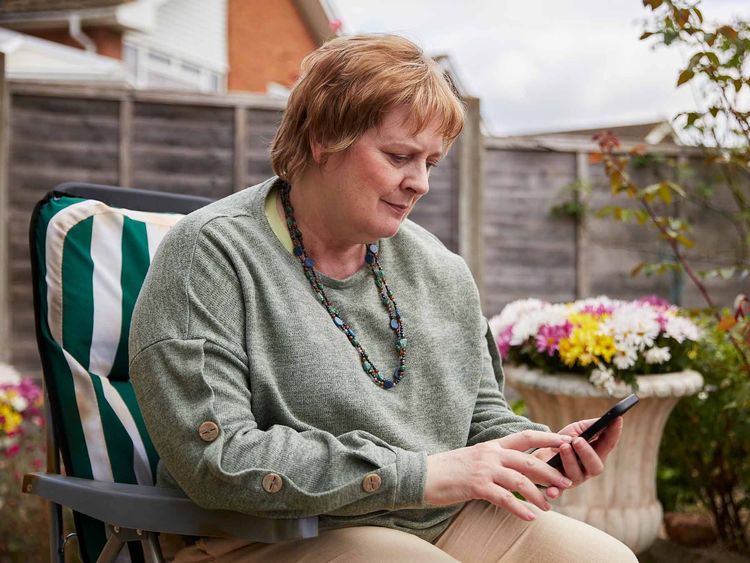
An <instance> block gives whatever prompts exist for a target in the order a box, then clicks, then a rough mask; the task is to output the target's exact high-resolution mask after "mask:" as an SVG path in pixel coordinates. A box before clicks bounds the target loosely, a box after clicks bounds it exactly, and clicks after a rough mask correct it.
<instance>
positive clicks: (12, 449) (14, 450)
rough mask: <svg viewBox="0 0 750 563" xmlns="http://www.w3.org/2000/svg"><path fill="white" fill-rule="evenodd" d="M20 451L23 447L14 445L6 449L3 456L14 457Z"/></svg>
mask: <svg viewBox="0 0 750 563" xmlns="http://www.w3.org/2000/svg"><path fill="white" fill-rule="evenodd" d="M19 451H21V446H19V445H18V444H12V445H10V446H8V447H7V448H6V449H5V451H4V452H3V454H4V455H5V457H13V456H14V455H16V454H17V453H18V452H19Z"/></svg>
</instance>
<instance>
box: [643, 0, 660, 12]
mask: <svg viewBox="0 0 750 563" xmlns="http://www.w3.org/2000/svg"><path fill="white" fill-rule="evenodd" d="M663 3H664V0H643V7H644V8H651V9H652V10H656V9H657V8H658V7H659V6H661V5H662V4H663Z"/></svg>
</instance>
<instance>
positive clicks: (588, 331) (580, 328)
mask: <svg viewBox="0 0 750 563" xmlns="http://www.w3.org/2000/svg"><path fill="white" fill-rule="evenodd" d="M602 318H603V317H598V318H596V317H593V316H592V315H590V314H588V313H574V314H572V315H571V316H570V322H571V323H573V326H574V328H573V330H572V331H571V333H570V336H568V338H563V339H562V340H560V344H559V352H560V358H561V359H562V361H563V363H564V364H565V365H567V366H571V367H572V366H574V365H575V364H576V363H578V364H579V365H581V366H582V367H586V366H588V365H589V364H591V363H593V362H595V361H596V360H597V359H599V358H600V359H602V360H604V361H605V362H609V361H610V360H611V359H612V356H613V355H614V354H615V351H616V347H615V341H614V339H613V338H612V337H611V336H608V335H604V334H600V333H599V323H600V322H601V319H602Z"/></svg>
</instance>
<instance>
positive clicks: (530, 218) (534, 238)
mask: <svg viewBox="0 0 750 563" xmlns="http://www.w3.org/2000/svg"><path fill="white" fill-rule="evenodd" d="M484 162H485V170H484V188H485V192H484V216H483V218H482V221H483V224H484V255H485V263H484V264H485V265H484V280H483V281H484V289H485V295H484V303H485V313H486V314H487V315H494V314H496V313H498V312H499V311H500V310H501V309H502V307H503V306H504V305H505V304H507V303H508V302H510V301H512V300H514V299H521V298H526V297H538V298H541V299H547V300H550V301H560V300H568V299H572V298H574V297H575V287H576V278H575V264H576V255H575V252H576V251H575V236H576V233H575V231H576V229H575V223H574V222H572V221H570V220H568V219H564V218H562V219H561V218H556V217H553V216H552V215H551V214H550V211H551V208H552V207H553V206H554V205H556V204H557V203H559V202H560V201H562V198H563V197H564V196H563V194H562V193H561V192H560V190H561V188H562V187H564V186H566V185H568V184H570V183H571V182H573V181H574V180H575V179H576V155H575V154H574V153H554V152H534V151H514V150H502V149H488V150H487V151H486V153H485V156H484Z"/></svg>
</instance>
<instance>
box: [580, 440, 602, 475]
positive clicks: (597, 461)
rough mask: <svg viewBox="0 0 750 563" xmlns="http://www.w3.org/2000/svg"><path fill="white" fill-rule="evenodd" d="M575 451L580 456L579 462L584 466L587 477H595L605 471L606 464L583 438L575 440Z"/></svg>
mask: <svg viewBox="0 0 750 563" xmlns="http://www.w3.org/2000/svg"><path fill="white" fill-rule="evenodd" d="M573 449H574V450H575V452H576V454H577V455H578V460H579V462H580V464H581V466H583V470H584V473H585V475H587V476H589V477H594V476H596V475H599V474H600V473H601V472H602V471H603V470H604V462H603V461H602V459H601V458H600V457H599V454H598V453H596V451H595V450H594V448H592V447H591V444H589V443H588V442H587V441H586V440H584V439H583V438H576V439H575V440H573Z"/></svg>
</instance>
